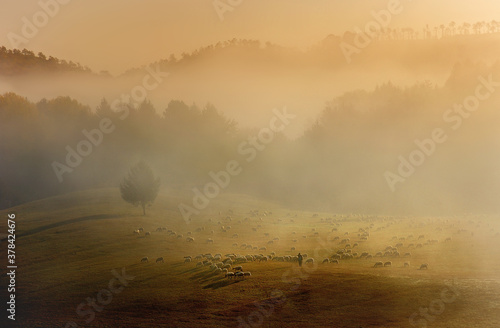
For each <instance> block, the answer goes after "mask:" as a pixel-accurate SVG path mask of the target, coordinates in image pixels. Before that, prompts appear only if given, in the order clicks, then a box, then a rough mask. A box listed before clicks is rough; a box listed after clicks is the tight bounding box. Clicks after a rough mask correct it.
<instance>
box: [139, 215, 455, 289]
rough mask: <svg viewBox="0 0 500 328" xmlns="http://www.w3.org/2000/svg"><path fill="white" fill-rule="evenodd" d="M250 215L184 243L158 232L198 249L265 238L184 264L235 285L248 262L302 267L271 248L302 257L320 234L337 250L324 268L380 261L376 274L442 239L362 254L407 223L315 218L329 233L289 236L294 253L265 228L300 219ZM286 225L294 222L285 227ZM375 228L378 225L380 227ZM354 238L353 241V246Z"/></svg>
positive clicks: (398, 243) (409, 239) (413, 240)
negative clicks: (379, 236) (373, 239)
mask: <svg viewBox="0 0 500 328" xmlns="http://www.w3.org/2000/svg"><path fill="white" fill-rule="evenodd" d="M220 214H221V213H220ZM231 214H232V213H231ZM249 214H250V216H251V217H252V219H250V218H249V217H247V218H245V219H239V220H234V221H233V218H232V216H230V215H227V216H222V215H221V218H220V219H219V220H212V219H208V220H207V221H206V222H205V224H204V225H203V226H200V227H197V228H196V229H194V232H191V231H188V232H186V233H185V235H186V237H184V234H182V233H178V232H175V231H173V230H169V229H167V228H165V227H158V228H157V229H156V232H160V233H166V234H167V236H170V237H171V238H174V239H178V240H181V241H182V240H185V242H187V243H195V242H196V240H198V242H197V243H199V244H206V245H213V244H214V243H216V242H215V241H216V238H215V237H216V236H219V238H221V241H223V242H226V243H227V242H228V241H229V240H234V241H237V240H238V239H239V238H240V235H244V236H245V238H247V240H248V239H250V238H251V237H252V236H253V235H252V234H254V235H255V234H259V232H260V238H259V239H260V243H261V245H260V246H258V245H255V244H254V243H249V242H246V243H241V244H239V243H237V242H232V247H233V248H234V249H232V250H231V251H230V252H228V253H227V254H225V255H224V256H222V255H221V253H217V254H215V255H212V254H211V253H204V254H199V255H197V256H194V257H192V256H186V257H185V258H184V263H193V264H194V263H196V267H200V268H201V267H206V268H207V269H208V270H209V271H210V272H213V273H214V274H221V275H224V276H225V277H226V278H228V279H234V278H240V279H243V278H245V277H249V276H251V273H250V272H248V271H243V268H242V264H243V263H246V262H269V261H276V262H292V263H296V262H298V256H297V255H289V254H285V255H277V254H276V252H274V251H271V252H268V247H272V248H278V249H279V250H280V251H282V252H283V251H284V252H293V253H294V254H297V253H298V250H299V249H308V248H304V247H299V245H300V242H299V240H305V239H307V238H311V237H313V238H314V237H320V232H321V237H324V236H325V234H327V237H326V238H327V242H329V243H330V244H329V245H332V247H331V251H332V254H331V255H330V256H329V257H328V258H324V259H322V260H320V261H319V263H322V264H327V263H332V264H340V263H341V262H344V263H346V262H350V261H352V260H356V259H357V260H359V259H364V260H374V262H371V263H372V264H368V266H369V267H370V266H371V267H373V268H384V267H385V268H387V267H392V266H393V261H394V260H395V259H399V258H400V259H401V261H403V260H404V263H403V267H404V268H409V267H410V262H409V261H408V259H409V258H411V257H412V253H411V250H415V251H417V250H418V249H420V248H423V247H426V246H429V245H435V244H437V243H439V241H438V240H437V239H428V238H426V237H425V235H418V237H417V236H415V237H414V235H413V234H409V235H406V236H404V237H397V236H393V237H392V239H390V240H388V242H387V243H391V244H392V243H394V244H393V245H394V246H386V247H385V248H382V249H379V250H378V251H376V252H373V253H370V252H367V251H363V252H361V251H357V250H358V249H360V248H361V249H362V248H363V246H364V245H363V244H364V243H365V242H368V241H369V239H370V236H371V234H373V233H377V232H379V231H381V230H383V229H386V228H390V227H391V226H392V225H394V224H396V223H402V222H403V221H402V219H394V218H391V219H379V218H376V217H375V218H369V217H360V218H355V219H353V218H352V217H347V216H338V217H336V218H335V219H333V218H328V219H321V223H319V222H318V219H317V217H318V216H317V215H313V219H311V221H312V220H315V221H316V224H318V223H319V224H322V225H323V227H318V228H312V229H311V230H310V233H309V234H307V232H306V234H302V236H301V237H298V236H297V235H298V234H297V233H296V232H295V231H292V232H288V233H287V236H286V237H285V236H282V239H283V238H286V239H289V242H288V243H291V245H290V244H288V245H289V246H290V247H288V248H286V246H285V245H286V244H287V242H286V241H285V242H284V241H280V237H279V236H276V237H274V238H271V231H272V230H267V231H266V230H265V228H264V227H263V225H265V224H266V223H267V224H269V223H273V224H294V223H295V220H296V216H295V217H294V216H291V217H292V218H290V214H288V219H284V218H273V219H269V216H271V215H272V213H271V212H265V211H264V212H262V211H259V210H254V211H251V212H250V213H249ZM266 216H267V217H266ZM255 217H257V218H255ZM264 218H265V220H264ZM315 218H316V219H315ZM285 220H286V221H288V220H289V221H288V222H284V221H285ZM216 221H217V222H216ZM269 221H272V222H269ZM353 222H359V223H361V224H362V226H361V227H359V225H358V228H357V231H353V230H354V229H352V228H351V229H350V230H351V231H345V232H343V233H342V232H340V231H339V230H340V229H343V230H345V229H346V228H344V227H343V224H344V223H347V224H352V223H353ZM230 223H232V224H233V225H235V227H234V228H235V229H237V227H239V228H240V229H239V231H237V232H239V233H237V232H235V233H230V232H231V231H232V230H235V229H233V228H232V226H231V225H229V224H230ZM375 223H377V227H376V224H375ZM381 223H382V224H381ZM324 225H329V226H330V228H328V230H326V229H325V227H324ZM242 227H244V230H247V231H248V232H245V231H244V230H243V231H242ZM410 228H412V226H411V223H410ZM413 228H415V227H413ZM439 229H441V228H439ZM263 230H264V231H263ZM317 230H318V231H317ZM439 231H441V230H439ZM134 234H136V235H141V234H144V237H150V236H151V233H150V232H144V229H142V228H139V229H137V230H134ZM196 235H197V237H196ZM221 236H222V237H221ZM195 237H196V239H195ZM263 238H264V239H266V238H267V241H266V242H262V239H263ZM351 238H352V239H353V240H352V241H351ZM426 239H427V240H426ZM217 241H219V239H217ZM449 241H451V237H448V238H446V239H445V242H449ZM262 243H264V244H265V245H262ZM378 244H379V243H378ZM292 245H296V246H292ZM210 247H212V246H210ZM376 247H377V246H376ZM212 248H213V247H212ZM373 248H374V247H373V246H372V247H370V249H373ZM219 249H220V248H219ZM235 249H238V251H236V252H235ZM284 249H288V250H284ZM403 249H404V251H403ZM241 250H245V251H246V250H250V251H252V254H246V255H243V254H239V251H241ZM417 252H418V251H417ZM302 256H303V259H304V263H305V264H314V263H315V259H314V258H311V257H308V255H307V254H302ZM141 262H149V258H148V257H144V258H142V259H141ZM155 262H156V263H163V262H164V258H163V257H158V258H156V261H155ZM397 262H399V261H397ZM368 263H370V262H368ZM417 268H419V269H420V270H425V269H428V264H427V263H422V264H421V265H420V266H417Z"/></svg>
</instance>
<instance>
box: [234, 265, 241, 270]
mask: <svg viewBox="0 0 500 328" xmlns="http://www.w3.org/2000/svg"><path fill="white" fill-rule="evenodd" d="M233 270H234V271H236V270H238V271H243V267H242V266H241V265H238V266H235V267H234V268H233Z"/></svg>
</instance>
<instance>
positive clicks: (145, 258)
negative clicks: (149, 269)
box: [141, 257, 149, 263]
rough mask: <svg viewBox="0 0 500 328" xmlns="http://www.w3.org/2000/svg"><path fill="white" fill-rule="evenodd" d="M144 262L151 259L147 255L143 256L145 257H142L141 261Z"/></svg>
mask: <svg viewBox="0 0 500 328" xmlns="http://www.w3.org/2000/svg"><path fill="white" fill-rule="evenodd" d="M142 262H149V259H148V258H147V257H143V258H142V259H141V263H142Z"/></svg>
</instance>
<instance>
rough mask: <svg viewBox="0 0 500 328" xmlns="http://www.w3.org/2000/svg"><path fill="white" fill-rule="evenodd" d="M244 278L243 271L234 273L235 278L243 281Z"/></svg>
mask: <svg viewBox="0 0 500 328" xmlns="http://www.w3.org/2000/svg"><path fill="white" fill-rule="evenodd" d="M243 277H244V274H243V272H241V271H239V272H235V273H234V278H241V279H243Z"/></svg>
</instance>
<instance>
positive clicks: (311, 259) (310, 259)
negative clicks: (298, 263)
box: [302, 256, 314, 263]
mask: <svg viewBox="0 0 500 328" xmlns="http://www.w3.org/2000/svg"><path fill="white" fill-rule="evenodd" d="M302 257H303V256H302ZM306 263H314V259H313V258H312V257H311V258H308V259H307V260H306Z"/></svg>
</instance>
